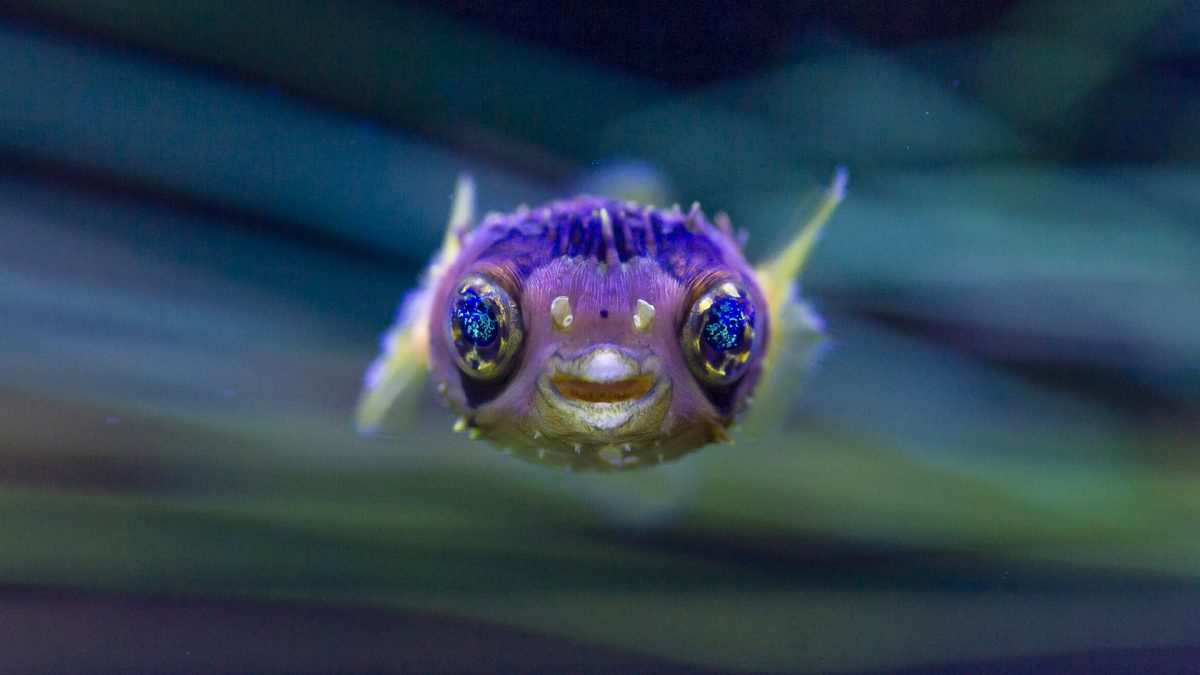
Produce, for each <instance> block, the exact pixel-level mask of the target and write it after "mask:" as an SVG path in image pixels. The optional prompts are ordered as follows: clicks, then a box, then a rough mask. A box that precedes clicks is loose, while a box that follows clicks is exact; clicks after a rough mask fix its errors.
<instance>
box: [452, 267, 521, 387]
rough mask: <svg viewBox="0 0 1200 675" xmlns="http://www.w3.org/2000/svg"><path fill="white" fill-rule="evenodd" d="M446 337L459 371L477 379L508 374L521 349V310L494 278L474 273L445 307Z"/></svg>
mask: <svg viewBox="0 0 1200 675" xmlns="http://www.w3.org/2000/svg"><path fill="white" fill-rule="evenodd" d="M445 315H446V336H447V339H449V341H450V345H451V347H452V349H451V353H452V354H453V355H454V362H455V364H456V365H457V366H458V368H459V370H461V371H463V372H464V373H466V374H467V375H470V376H471V377H472V378H474V379H477V380H483V381H488V380H495V379H498V378H500V377H502V376H504V375H505V373H507V372H508V370H509V368H510V366H511V365H512V362H513V359H514V357H515V356H516V355H517V352H519V351H520V349H521V343H522V341H523V340H524V336H525V331H524V329H523V325H522V322H521V310H520V307H518V306H517V303H516V302H515V301H514V300H513V298H512V295H510V294H509V293H508V291H506V290H505V289H504V287H503V286H502V285H501V284H500V282H498V281H496V280H495V279H491V278H489V277H486V276H483V275H480V274H471V275H468V276H466V277H464V278H463V279H462V280H461V281H459V282H458V284H456V285H455V292H454V293H451V294H450V298H449V302H448V304H447V307H446V312H445Z"/></svg>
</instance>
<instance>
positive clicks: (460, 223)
mask: <svg viewBox="0 0 1200 675" xmlns="http://www.w3.org/2000/svg"><path fill="white" fill-rule="evenodd" d="M474 222H475V184H474V182H473V181H472V180H471V178H470V177H469V176H459V178H458V183H457V184H456V185H455V190H454V202H453V205H452V206H451V209H450V220H449V222H448V224H447V226H446V236H445V237H444V238H443V239H442V247H441V250H440V251H438V254H437V256H436V257H434V259H433V262H432V263H431V264H430V266H429V269H428V270H426V272H425V275H424V277H423V278H422V280H421V287H420V288H418V289H416V290H414V291H412V292H411V293H409V294H408V296H407V297H406V298H405V299H404V303H403V304H402V305H401V308H400V312H399V314H398V315H397V318H396V323H395V324H393V325H392V327H391V328H389V329H388V330H387V332H386V333H384V335H383V340H382V344H381V352H380V354H379V356H378V357H376V359H375V361H374V362H373V363H372V364H371V366H370V368H368V369H367V374H366V376H365V377H364V382H363V392H362V395H361V396H360V397H359V401H358V407H357V409H356V410H355V413H354V421H355V426H356V427H357V428H358V431H359V433H361V434H366V435H373V434H375V433H378V432H379V431H380V429H381V427H383V426H384V423H385V420H389V419H397V418H399V419H400V420H401V421H404V420H405V419H406V418H407V417H408V416H410V415H411V411H412V409H413V408H414V407H415V405H416V402H417V400H418V397H419V396H418V395H419V394H420V392H421V390H422V387H423V385H424V382H425V376H426V373H428V371H429V323H430V310H431V307H432V304H433V297H432V295H433V293H434V289H436V288H437V286H438V282H439V281H440V280H441V278H442V275H443V274H444V273H445V271H446V269H448V268H449V267H450V265H451V264H452V263H453V262H454V260H455V258H456V257H458V253H459V251H460V250H462V244H463V240H464V239H465V238H466V236H467V233H468V232H469V231H470V229H471V227H472V226H473V225H474Z"/></svg>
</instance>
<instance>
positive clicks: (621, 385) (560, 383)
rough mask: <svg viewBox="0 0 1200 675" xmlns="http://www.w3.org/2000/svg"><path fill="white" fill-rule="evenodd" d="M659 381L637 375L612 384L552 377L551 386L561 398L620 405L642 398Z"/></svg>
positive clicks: (558, 376) (565, 376)
mask: <svg viewBox="0 0 1200 675" xmlns="http://www.w3.org/2000/svg"><path fill="white" fill-rule="evenodd" d="M656 380H657V378H655V377H654V376H652V375H637V376H635V377H630V378H623V379H620V380H613V381H611V382H593V381H591V380H585V379H582V378H578V377H571V376H569V375H551V376H550V384H551V385H553V386H554V389H555V390H556V391H557V392H558V395H559V396H562V397H563V398H565V399H568V400H571V401H579V402H581V403H618V402H620V401H633V400H637V399H639V398H642V397H643V396H645V395H646V394H647V393H649V392H650V390H651V389H653V388H654V383H655V381H656Z"/></svg>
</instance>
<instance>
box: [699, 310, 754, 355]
mask: <svg viewBox="0 0 1200 675" xmlns="http://www.w3.org/2000/svg"><path fill="white" fill-rule="evenodd" d="M746 324H750V325H751V326H753V325H754V310H753V308H751V307H749V306H748V304H747V303H744V302H742V301H739V300H738V299H737V298H731V297H725V298H721V299H719V300H717V301H716V302H715V303H713V306H712V307H710V308H709V310H708V315H707V316H706V317H705V322H704V329H703V335H704V341H705V342H707V343H708V346H709V347H712V348H713V349H714V350H715V351H718V352H727V351H733V350H736V349H738V348H740V347H741V346H742V342H743V340H744V339H745V338H744V336H745V334H746Z"/></svg>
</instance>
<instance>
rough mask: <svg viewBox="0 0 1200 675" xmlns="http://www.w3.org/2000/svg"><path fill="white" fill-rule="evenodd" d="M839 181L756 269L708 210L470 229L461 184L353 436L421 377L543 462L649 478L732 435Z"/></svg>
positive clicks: (609, 212)
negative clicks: (635, 471)
mask: <svg viewBox="0 0 1200 675" xmlns="http://www.w3.org/2000/svg"><path fill="white" fill-rule="evenodd" d="M840 178H841V184H838V182H837V181H835V188H836V191H834V190H832V189H831V191H830V193H827V195H826V197H825V199H824V200H823V204H826V205H827V206H828V208H827V209H826V210H825V211H826V212H825V213H824V214H823V215H821V214H820V213H818V214H817V215H818V216H820V222H816V223H815V224H814V222H813V220H812V219H810V221H809V223H807V224H806V226H805V227H804V228H803V229H802V231H801V236H798V239H800V238H804V237H807V242H806V243H803V246H801V247H799V249H798V247H797V245H796V241H795V240H794V241H793V245H792V246H790V247H789V249H788V250H791V249H797V250H794V251H792V253H793V254H792V255H791V259H790V260H788V259H786V258H788V250H785V251H784V252H783V253H781V254H780V256H779V258H777V259H776V261H774V263H773V265H768V266H766V267H764V268H762V269H755V268H754V267H752V266H751V265H749V264H748V263H747V261H746V260H745V258H744V257H743V255H742V250H741V245H740V243H739V241H738V238H737V237H735V235H734V233H733V230H732V227H731V226H730V224H729V220H728V218H726V217H725V216H724V215H722V214H719V215H718V216H717V217H716V218H715V219H714V220H715V222H714V221H713V220H710V219H709V218H708V217H707V216H706V215H705V214H704V212H703V211H702V210H701V209H700V208H699V205H693V206H692V208H691V209H689V210H688V211H686V212H685V211H683V210H682V209H680V208H679V207H678V206H676V207H673V208H671V209H656V208H653V207H651V206H644V205H640V204H636V203H630V202H620V201H616V200H612V199H606V198H601V197H591V196H580V197H576V198H574V199H570V200H564V201H556V202H552V203H549V204H546V205H544V206H541V207H538V208H534V209H528V208H521V209H518V210H517V211H515V212H513V213H508V214H490V215H488V216H487V217H485V218H484V219H483V220H482V221H481V222H479V223H478V224H475V223H474V216H473V211H474V208H473V187H472V185H471V184H470V182H469V181H467V180H462V181H460V185H459V189H458V191H457V196H456V199H455V205H454V208H453V209H452V215H451V219H450V226H449V228H448V232H447V235H446V240H445V242H444V244H443V247H442V251H441V252H440V253H439V255H438V256H437V257H435V259H434V261H433V263H431V265H430V268H429V270H428V272H427V273H426V276H425V279H424V282H423V284H422V287H421V288H420V289H418V290H417V291H415V292H414V293H412V294H411V295H410V296H409V298H408V299H407V300H406V302H405V303H404V305H403V307H402V310H401V313H400V319H399V320H398V322H397V324H396V325H395V326H393V328H392V329H391V330H390V331H389V332H388V333H387V334H386V335H385V338H384V345H383V347H384V348H383V353H382V354H381V355H380V357H379V358H378V359H377V360H376V361H375V363H374V364H372V366H371V368H370V369H369V370H368V373H367V377H366V386H365V389H364V393H363V397H362V400H361V401H360V404H359V409H358V415H357V422H358V426H359V428H360V430H362V431H364V432H368V433H369V432H372V431H374V430H375V429H377V428H378V427H379V425H380V424H381V422H382V420H383V418H384V416H385V415H386V414H387V413H388V411H389V409H391V408H393V407H394V406H395V405H397V401H398V400H399V399H401V398H404V397H405V396H408V397H411V396H412V393H413V391H414V389H416V388H418V387H419V386H420V381H421V380H422V379H423V377H422V376H423V375H424V373H426V372H428V375H429V376H430V378H431V379H432V380H433V382H434V384H435V385H436V389H437V391H438V392H439V393H440V394H441V395H442V396H443V398H444V399H445V401H446V403H447V404H448V405H449V406H450V407H451V408H452V409H454V410H455V411H456V412H458V413H459V415H461V417H460V419H459V421H458V422H457V423H456V425H455V428H456V429H457V430H459V431H464V432H467V433H470V434H471V435H472V437H476V438H484V439H486V440H488V441H490V442H491V443H492V444H494V445H496V446H497V447H499V448H501V449H503V450H504V451H505V452H507V453H510V454H513V455H516V456H518V457H521V458H523V459H527V460H529V461H533V462H536V463H539V464H542V465H547V466H553V467H561V468H569V469H600V470H613V469H624V468H636V467H644V466H653V465H656V464H659V463H662V462H665V461H669V460H671V459H674V458H677V457H679V456H681V455H684V454H686V453H688V452H690V451H692V450H694V449H696V448H699V447H701V446H703V445H706V444H709V443H712V442H714V441H723V440H728V439H729V438H730V436H729V432H728V430H729V428H730V427H731V426H732V425H733V424H734V423H735V421H737V419H738V418H739V416H740V415H741V414H742V412H743V411H744V410H745V409H746V407H747V402H748V401H749V400H750V394H751V392H752V391H754V390H755V388H756V387H757V386H758V385H759V383H760V380H762V379H763V375H764V368H768V367H769V364H770V363H771V361H772V358H771V357H772V354H773V353H775V352H776V351H777V349H775V348H774V345H773V343H774V342H775V341H778V340H780V339H784V337H785V336H784V335H781V334H780V331H779V330H777V329H776V328H775V326H774V323H775V322H777V321H781V320H782V321H785V322H788V321H791V319H790V318H789V316H790V315H787V314H786V313H785V312H784V311H783V310H784V309H785V308H786V306H787V305H789V304H795V303H796V302H798V296H796V294H795V289H794V285H793V284H792V279H793V278H794V276H795V273H796V272H797V271H798V269H799V267H800V265H801V264H802V263H803V259H804V257H805V256H806V255H807V252H808V250H809V248H811V244H812V240H813V238H814V237H815V234H816V231H817V230H818V229H819V227H820V225H821V223H823V222H824V219H825V218H827V217H828V212H830V211H832V206H831V205H829V203H830V202H831V203H832V204H836V200H838V199H840V198H841V190H842V185H844V174H840ZM801 249H802V250H801ZM797 251H798V257H797ZM789 267H794V269H788V268H789ZM810 328H811V326H810Z"/></svg>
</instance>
